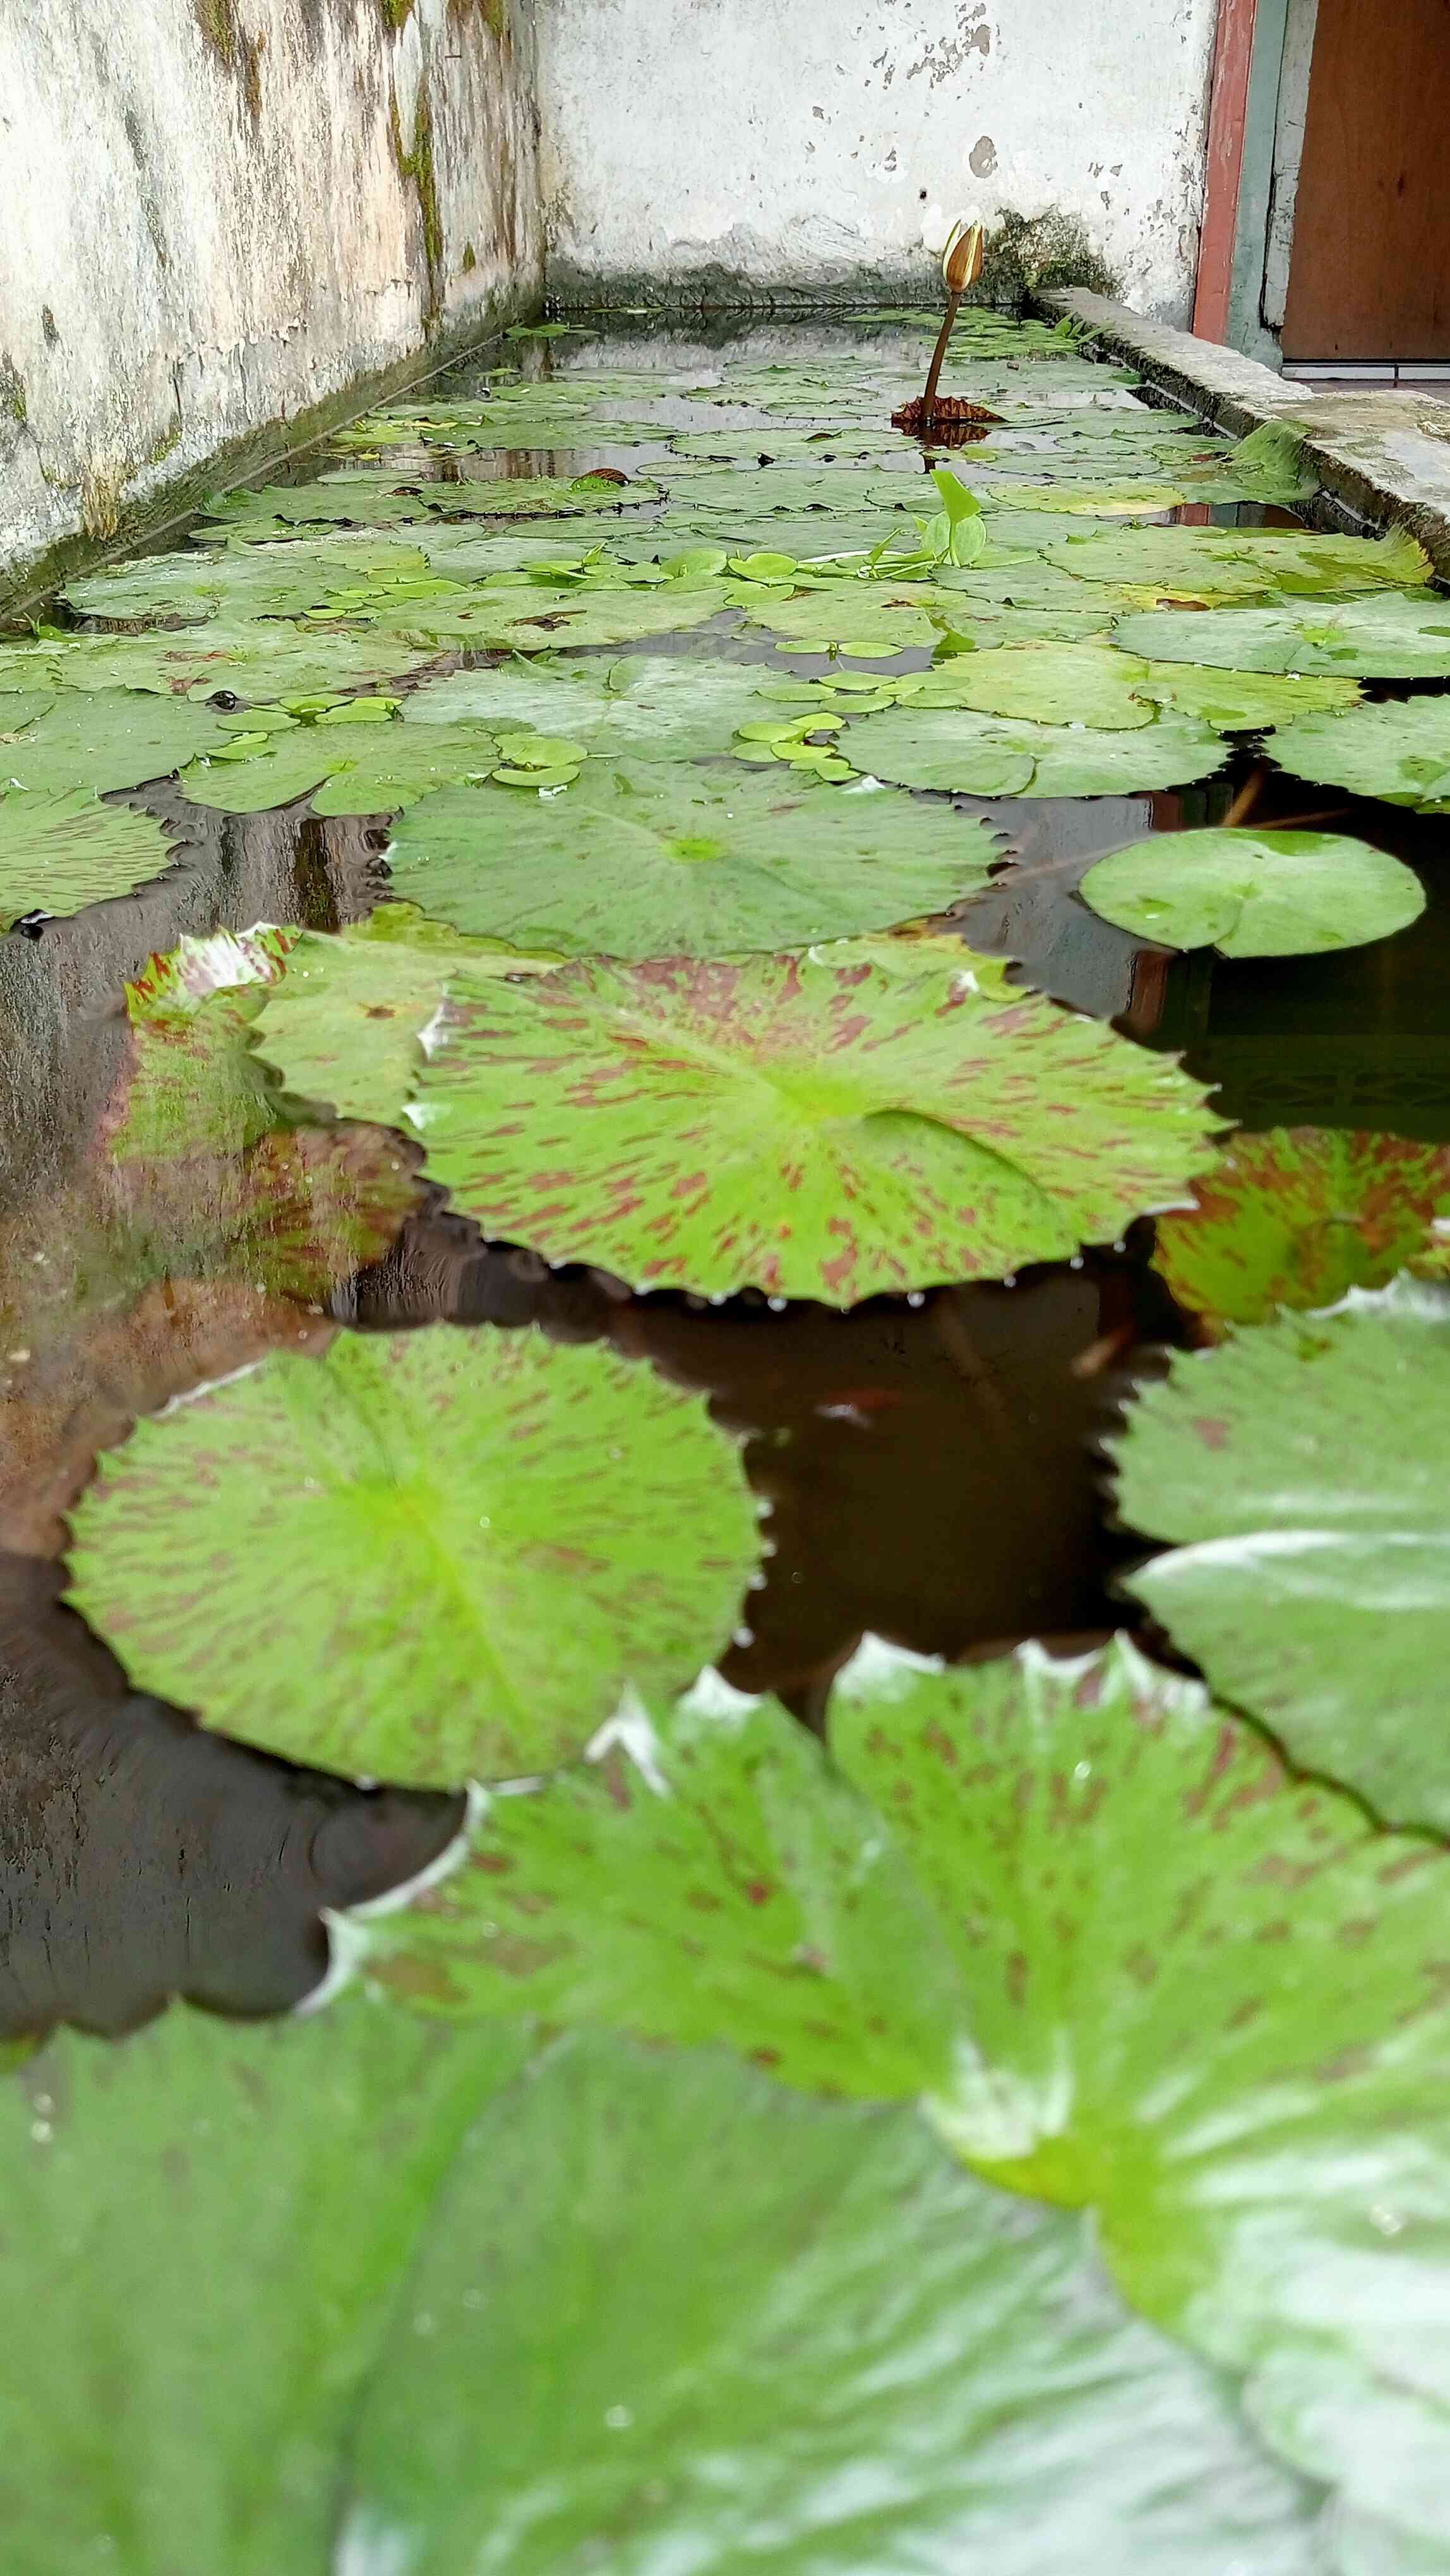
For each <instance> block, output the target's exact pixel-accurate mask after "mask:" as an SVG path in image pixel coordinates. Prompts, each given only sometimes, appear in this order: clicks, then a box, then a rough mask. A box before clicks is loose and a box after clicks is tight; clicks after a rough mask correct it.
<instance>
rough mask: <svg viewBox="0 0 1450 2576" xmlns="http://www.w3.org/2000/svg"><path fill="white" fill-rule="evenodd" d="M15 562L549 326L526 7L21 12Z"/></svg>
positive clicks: (8, 467)
mask: <svg viewBox="0 0 1450 2576" xmlns="http://www.w3.org/2000/svg"><path fill="white" fill-rule="evenodd" d="M0 131H3V150H0V565H3V566H4V567H5V568H6V569H7V571H8V573H9V574H10V576H11V580H12V582H13V578H14V575H15V573H16V572H17V570H19V569H20V568H21V567H23V566H24V565H25V564H26V563H27V562H36V561H39V560H41V559H43V558H45V557H47V556H48V555H51V554H53V552H54V551H55V549H56V548H57V547H58V546H60V545H62V544H63V543H64V541H66V540H68V539H73V538H76V537H88V538H91V539H97V538H102V539H103V538H106V537H108V536H110V535H112V534H113V533H114V532H115V531H116V530H117V529H118V528H121V529H126V528H129V527H130V526H131V525H133V524H135V523H137V522H138V521H140V520H144V518H145V517H146V516H147V515H148V513H149V514H150V515H153V516H154V515H157V507H158V503H159V502H160V500H161V498H162V496H164V495H165V494H166V493H167V492H168V491H169V490H172V489H184V488H185V484H186V478H187V477H188V475H190V476H192V477H194V476H195V474H196V472H197V470H198V469H199V468H201V467H202V466H204V465H205V464H206V463H207V461H208V460H211V459H214V458H216V457H217V456H218V454H219V453H222V454H224V453H225V451H226V450H227V449H228V447H230V446H232V445H234V444H235V443H236V442H238V441H242V440H246V439H249V438H252V439H254V438H255V436H256V433H257V432H258V431H259V430H262V429H264V428H266V427H269V426H275V427H276V428H277V429H278V432H279V443H280V441H281V435H282V434H283V433H284V432H285V427H286V425H287V424H288V423H292V424H294V426H295V424H296V423H297V422H298V421H299V420H301V421H303V422H305V421H306V420H307V418H308V416H309V415H310V414H313V413H315V412H317V411H318V410H319V407H325V406H326V405H327V404H328V402H329V399H330V398H331V399H334V400H335V398H336V397H337V396H338V395H339V393H340V392H341V390H342V389H343V388H344V387H346V386H348V385H350V384H353V383H355V382H357V381H358V380H365V379H367V378H368V377H370V376H373V375H376V374H378V373H380V372H382V371H385V370H390V369H396V368H397V367H398V365H399V363H400V362H401V361H404V360H407V359H408V358H410V357H413V356H416V355H418V354H419V353H422V352H424V351H425V350H427V348H428V347H429V346H430V344H433V345H437V346H439V348H440V350H441V348H442V346H443V344H444V343H445V342H446V341H447V340H449V339H450V338H460V337H462V336H465V335H466V334H468V333H469V331H470V328H472V329H473V330H476V331H478V332H482V330H483V329H484V328H485V327H486V324H487V322H488V320H489V319H490V318H491V317H492V316H494V315H495V314H498V313H502V312H506V311H509V310H512V309H515V307H517V306H518V305H519V304H521V303H522V304H526V305H527V304H534V303H536V302H537V300H538V296H539V293H540V291H541V286H542V236H541V229H540V222H539V195H538V173H537V134H538V119H537V108H536V104H535V79H534V53H533V36H532V0H106V5H104V6H100V5H97V0H25V5H24V6H23V7H21V6H18V5H17V6H14V7H12V8H10V9H7V10H4V11H0Z"/></svg>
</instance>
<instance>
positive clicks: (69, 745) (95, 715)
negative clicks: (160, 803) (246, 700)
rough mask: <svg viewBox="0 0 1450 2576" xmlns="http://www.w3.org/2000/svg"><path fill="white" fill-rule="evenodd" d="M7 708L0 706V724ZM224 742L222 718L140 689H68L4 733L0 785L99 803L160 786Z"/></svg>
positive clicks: (21, 701)
mask: <svg viewBox="0 0 1450 2576" xmlns="http://www.w3.org/2000/svg"><path fill="white" fill-rule="evenodd" d="M15 703H16V705H17V706H21V705H24V704H25V703H26V701H25V700H24V699H17V700H16V702H15ZM4 708H5V701H4V699H3V698H0V723H3V721H4V715H3V710H4ZM227 738H228V729H227V726H226V724H225V722H224V721H223V719H222V718H221V717H220V716H219V715H217V714H215V713H214V712H213V710H212V709H211V708H210V707H203V706H194V705H192V704H191V702H190V701H189V700H188V699H186V698H158V697H154V696H151V695H148V694H147V693H146V692H145V691H143V690H140V689H97V690H95V691H94V692H92V693H89V694H82V693H81V692H80V691H78V690H73V689H71V690H67V691H66V692H65V694H64V696H62V697H58V698H56V699H55V700H54V701H53V702H52V703H50V704H48V705H46V706H45V707H44V710H43V712H40V713H38V714H35V715H33V716H32V717H31V719H30V721H29V722H28V723H24V724H22V725H20V726H18V727H17V728H16V729H15V730H14V731H9V730H7V731H6V733H5V735H4V739H3V746H0V780H3V781H4V783H5V784H7V785H8V786H10V787H12V788H14V787H25V788H29V789H32V790H39V791H43V792H45V793H46V794H54V793H56V792H57V791H58V790H60V789H62V788H66V787H87V788H89V789H90V790H91V792H92V793H93V794H94V795H100V796H103V795H106V794H108V793H109V792H110V791H111V789H113V788H118V787H140V786H142V785H143V784H144V783H145V781H146V780H147V779H151V778H164V777H166V776H167V774H168V772H170V771H171V770H173V769H179V768H180V767H181V766H182V764H183V762H185V761H188V760H194V759H196V758H197V756H198V754H200V753H203V752H209V751H214V750H216V749H217V748H218V746H219V745H220V744H222V743H224V742H225V741H226V740H227Z"/></svg>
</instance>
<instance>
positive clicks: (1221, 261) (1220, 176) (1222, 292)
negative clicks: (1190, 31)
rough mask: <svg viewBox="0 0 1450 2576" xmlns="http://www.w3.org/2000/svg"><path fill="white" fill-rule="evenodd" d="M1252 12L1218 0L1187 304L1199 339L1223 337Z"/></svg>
mask: <svg viewBox="0 0 1450 2576" xmlns="http://www.w3.org/2000/svg"><path fill="white" fill-rule="evenodd" d="M1257 9H1258V0H1218V33H1217V36H1216V38H1215V42H1214V51H1213V90H1212V95H1211V98H1210V102H1209V111H1208V149H1207V155H1206V170H1205V178H1204V192H1203V229H1202V231H1201V233H1200V234H1199V239H1198V283H1197V288H1196V290H1195V294H1194V303H1193V328H1194V331H1195V332H1196V333H1197V335H1198V337H1199V339H1201V340H1220V341H1222V340H1227V338H1228V326H1229V306H1230V299H1231V296H1232V292H1233V272H1234V244H1235V240H1236V238H1237V233H1238V213H1239V182H1240V179H1241V178H1242V176H1243V166H1244V125H1245V120H1246V118H1247V114H1248V104H1249V69H1250V65H1251V64H1252V61H1253V53H1254V18H1255V15H1256V12H1257Z"/></svg>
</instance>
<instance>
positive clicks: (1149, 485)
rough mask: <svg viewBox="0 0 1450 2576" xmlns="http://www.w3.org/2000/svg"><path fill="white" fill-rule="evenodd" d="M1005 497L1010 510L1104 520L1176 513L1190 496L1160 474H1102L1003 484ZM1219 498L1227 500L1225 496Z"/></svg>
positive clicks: (1180, 486) (1177, 483)
mask: <svg viewBox="0 0 1450 2576" xmlns="http://www.w3.org/2000/svg"><path fill="white" fill-rule="evenodd" d="M1000 488H1001V489H1002V491H1003V492H1004V493H1005V494H1007V495H1009V496H1010V498H1011V501H1012V503H1013V505H1014V507H1017V508H1020V509H1024V510H1048V511H1054V512H1056V511H1062V512H1064V513H1067V512H1071V513H1072V514H1074V515H1076V514H1077V513H1078V512H1079V511H1081V512H1083V513H1084V514H1086V515H1087V516H1089V517H1093V518H1100V519H1107V518H1123V519H1151V518H1155V517H1156V516H1157V514H1158V513H1159V511H1160V510H1176V509H1177V508H1178V506H1179V504H1180V502H1183V501H1188V500H1191V499H1192V497H1193V495H1192V493H1191V492H1190V491H1188V490H1186V489H1184V487H1183V480H1182V478H1181V477H1180V478H1179V479H1178V480H1176V481H1173V482H1169V481H1168V480H1167V479H1166V478H1165V477H1164V476H1163V475H1161V474H1157V475H1149V476H1146V477H1143V478H1141V479H1139V478H1130V477H1125V478H1124V479H1123V480H1122V481H1121V482H1118V481H1114V480H1113V479H1112V478H1111V477H1109V476H1107V475H1104V476H1102V477H1101V479H1096V480H1093V481H1090V482H1089V481H1079V482H1072V481H1069V480H1067V479H1064V480H1063V481H1062V482H1061V483H1030V482H1025V481H1024V482H1015V481H1014V482H1004V483H1003V484H1002V486H1001V487H1000ZM1222 497H1224V498H1228V497H1229V496H1228V495H1226V494H1225V495H1223V496H1222Z"/></svg>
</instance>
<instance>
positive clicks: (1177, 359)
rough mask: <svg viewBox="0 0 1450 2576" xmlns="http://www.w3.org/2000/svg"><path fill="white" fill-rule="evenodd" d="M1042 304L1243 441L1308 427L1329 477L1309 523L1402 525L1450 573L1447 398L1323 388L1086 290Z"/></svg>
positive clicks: (1155, 386)
mask: <svg viewBox="0 0 1450 2576" xmlns="http://www.w3.org/2000/svg"><path fill="white" fill-rule="evenodd" d="M1035 301H1036V303H1037V305H1038V307H1039V308H1040V309H1041V310H1042V311H1043V312H1044V313H1045V314H1047V315H1049V316H1051V315H1053V314H1057V315H1061V314H1064V313H1070V314H1072V315H1073V316H1074V317H1075V318H1076V319H1077V320H1078V321H1080V322H1084V323H1086V324H1087V326H1088V328H1089V329H1090V330H1091V331H1092V333H1093V335H1094V337H1095V338H1096V339H1097V340H1099V341H1100V342H1101V344H1102V346H1103V347H1104V348H1106V349H1110V350H1111V351H1112V352H1113V354H1114V355H1115V356H1117V357H1122V358H1125V359H1128V360H1130V361H1131V362H1132V364H1133V365H1134V366H1136V367H1137V368H1138V370H1139V372H1140V373H1141V375H1142V376H1143V378H1144V381H1145V384H1146V385H1147V386H1148V387H1149V388H1150V389H1151V390H1155V391H1156V392H1158V393H1159V394H1160V395H1161V396H1162V397H1163V399H1164V400H1165V401H1166V402H1171V403H1177V404H1180V405H1181V406H1182V407H1183V408H1184V409H1185V410H1188V411H1192V412H1195V413H1197V415H1198V417H1199V418H1200V419H1201V420H1207V421H1211V422H1212V423H1213V425H1214V426H1215V428H1218V429H1224V430H1228V431H1230V432H1231V433H1232V435H1233V436H1234V437H1236V438H1244V437H1246V436H1247V435H1248V433H1249V431H1250V430H1253V429H1259V428H1262V427H1263V425H1264V424H1265V422H1268V421H1280V422H1282V421H1292V422H1293V423H1294V425H1295V426H1296V428H1303V429H1304V430H1305V432H1306V433H1307V436H1308V442H1309V452H1310V455H1311V457H1312V460H1313V463H1314V465H1315V468H1316V470H1317V472H1318V474H1319V476H1320V479H1321V481H1322V483H1323V486H1324V490H1323V493H1322V495H1321V497H1320V499H1319V501H1318V502H1316V503H1313V504H1311V505H1310V506H1309V507H1308V508H1307V509H1306V510H1305V512H1304V516H1305V517H1306V518H1307V519H1308V520H1309V521H1310V522H1311V524H1314V525H1318V526H1328V527H1338V528H1345V529H1363V528H1369V527H1373V528H1385V527H1392V526H1396V525H1399V526H1402V527H1407V528H1409V529H1410V530H1411V531H1412V533H1413V534H1414V535H1415V536H1416V537H1418V539H1419V541H1420V543H1421V545H1422V546H1423V547H1424V549H1425V551H1426V553H1427V554H1428V555H1429V557H1430V560H1431V562H1432V563H1433V564H1434V566H1435V569H1436V571H1437V572H1438V573H1439V574H1440V575H1441V576H1442V578H1443V579H1445V580H1447V581H1450V402H1437V401H1436V400H1434V398H1433V397H1431V396H1428V395H1426V394H1424V393H1421V392H1417V391H1415V390H1414V389H1413V388H1412V387H1408V386H1389V385H1386V386H1383V387H1380V386H1375V387H1372V388H1366V390H1365V391H1364V392H1363V393H1335V394H1319V393H1316V392H1315V390H1314V387H1313V385H1312V384H1299V383H1294V382H1291V381H1289V380H1287V379H1286V378H1285V377H1283V376H1279V375H1276V374H1275V373H1274V370H1273V369H1272V367H1263V366H1260V364H1259V362H1258V360H1257V359H1256V358H1246V357H1244V356H1242V355H1241V354H1240V352H1239V351H1238V350H1237V349H1225V348H1221V347H1220V346H1219V344H1218V342H1217V341H1214V340H1196V339H1195V338H1194V337H1193V335H1192V333H1191V332H1188V331H1175V330H1173V329H1172V328H1171V327H1170V326H1169V325H1168V324H1167V323H1166V322H1150V321H1148V320H1146V319H1145V318H1144V316H1143V315H1142V314H1141V313H1134V312H1131V311H1130V310H1129V308H1128V306H1127V305H1126V304H1114V303H1112V302H1110V301H1109V299H1108V298H1107V297H1106V296H1103V295H1091V294H1089V293H1088V291H1087V290H1086V288H1084V287H1062V288H1053V289H1044V290H1043V291H1042V292H1041V293H1039V294H1038V296H1037V297H1036V299H1035ZM1447 391H1450V386H1447Z"/></svg>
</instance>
